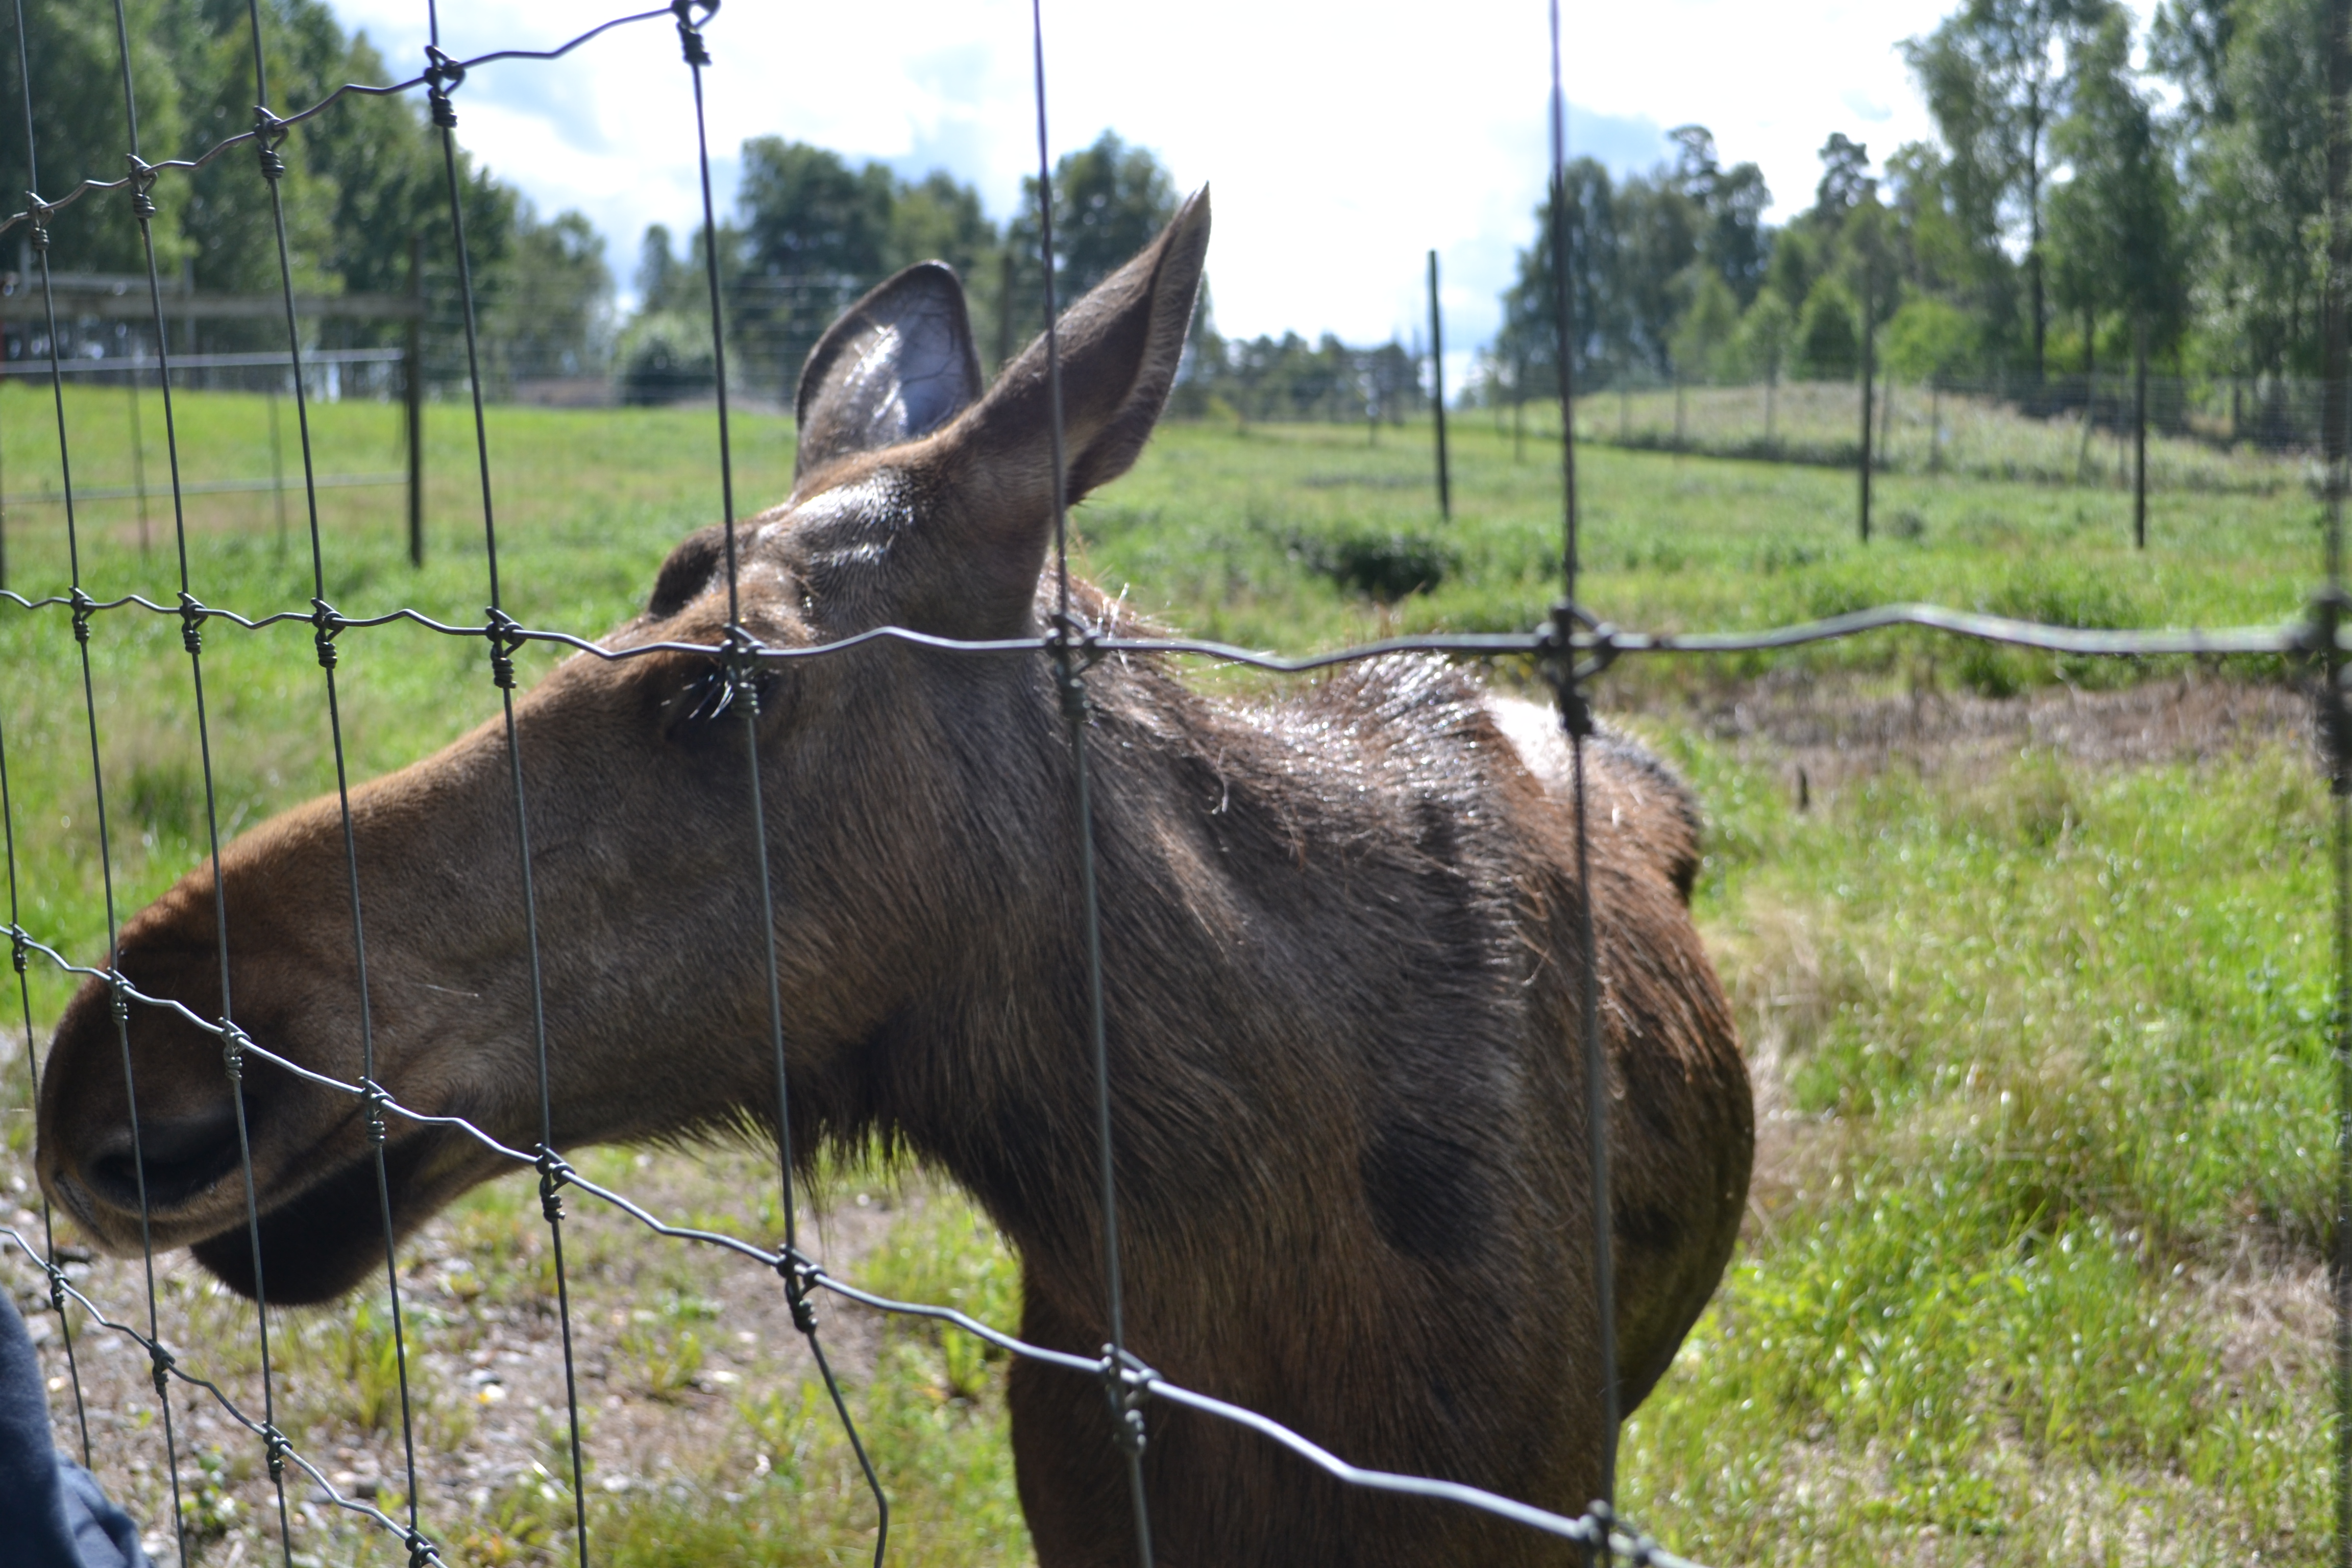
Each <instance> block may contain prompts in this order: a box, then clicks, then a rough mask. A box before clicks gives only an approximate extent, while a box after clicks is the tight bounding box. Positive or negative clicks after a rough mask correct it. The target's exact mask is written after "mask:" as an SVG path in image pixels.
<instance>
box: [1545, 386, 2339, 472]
mask: <svg viewBox="0 0 2352 1568" xmlns="http://www.w3.org/2000/svg"><path fill="white" fill-rule="evenodd" d="M2080 386H2081V382H2080V381H2079V380H2077V381H2076V382H2075V387H2076V388H2077V389H2078V390H2079V388H2080ZM1860 395H1861V388H1860V387H1859V386H1858V385H1856V384H1854V383H1853V382H1851V381H1843V382H1820V381H1801V382H1788V383H1784V384H1780V385H1778V386H1775V387H1771V388H1766V387H1764V386H1760V385H1758V386H1687V387H1684V388H1682V389H1681V390H1680V391H1675V390H1674V389H1672V388H1668V389H1665V390H1663V391H1648V392H1632V391H1626V392H1598V393H1593V394H1591V395H1588V396H1585V397H1582V398H1580V399H1579V400H1578V402H1577V432H1578V434H1579V436H1580V437H1581V438H1583V439H1585V440H1588V441H1598V442H1603V443H1613V444H1617V445H1622V446H1626V447H1639V448H1644V449H1650V450H1682V451H1692V452H1706V453H1711V454H1713V455H1715V456H1717V457H1725V456H1747V457H1762V456H1767V455H1777V456H1780V457H1784V458H1787V459H1789V460H1790V461H1793V462H1803V463H1826V464H1832V465H1842V466H1844V467H1847V468H1851V467H1852V466H1853V462H1854V458H1855V454H1857V453H1858V452H1860V451H1861V449H1862V429H1861V417H1862V408H1861V404H1860V402H1859V397H1860ZM2152 396H2154V397H2160V396H2161V391H2160V389H2159V390H2158V392H2157V393H2155V394H2152ZM2099 401H2100V417H2099V419H2098V420H2097V421H2096V422H2095V423H2094V424H2092V425H2091V426H2090V427H2088V428H2085V426H2084V419H2083V416H2082V412H2081V410H2080V409H2075V410H2073V411H2070V412H2066V413H2062V414H2058V415H2055V416H2051V417H2047V418H2042V417H2036V416H2032V415H2028V414H2024V413H2021V412H2020V411H2019V410H2018V409H2017V407H2016V406H2015V405H2012V404H2010V403H2007V402H2005V401H2003V400H2001V399H2000V398H1997V397H1990V396H1985V395H1979V394H1974V393H1965V392H1943V391H1938V390H1937V389H1936V388H1934V387H1932V386H1927V385H1922V384H1916V383H1898V384H1892V385H1890V384H1888V383H1887V381H1886V380H1885V378H1884V377H1883V376H1882V377H1881V378H1879V380H1878V382H1877V386H1876V391H1875V393H1874V398H1873V402H1874V410H1873V414H1872V419H1873V430H1872V437H1871V446H1872V448H1873V449H1874V451H1875V452H1876V453H1877V454H1878V461H1879V464H1880V466H1881V467H1883V468H1886V469H1888V470H1890V471H1893V472H1895V473H1904V474H1918V475H1944V474H1950V475H1955V476H1958V477H1961V478H1965V479H1979V480H1983V479H1993V480H2025V481H2029V482H2032V483H2037V484H2045V485H2049V484H2054V485H2067V486H2074V487H2090V488H2095V489H2127V488H2128V487H2129V486H2130V484H2131V478H2132V454H2131V445H2130V441H2131V435H2130V431H2129V429H2128V428H2126V427H2125V426H2123V425H2122V424H2121V423H2120V415H2121V411H2122V410H2124V409H2127V408H2128V405H2129V404H2128V395H2127V394H2126V392H2123V391H2121V390H2119V389H2118V385H2117V382H2116V378H2115V377H2113V376H2106V377H2103V379H2102V380H2101V382H2100V386H2099ZM2150 406H2151V408H2156V407H2157V406H2158V405H2157V404H2156V403H2154V402H2152V403H2151V405H2150ZM1530 413H1531V415H1532V416H1533V418H1534V421H1535V423H1536V424H1537V425H1538V426H1544V425H1549V427H1550V428H1552V429H1555V430H1556V429H1558V428H1559V417H1558V416H1557V415H1556V414H1551V413H1550V412H1549V411H1548V410H1544V411H1536V410H1530ZM2151 421H2152V423H2151V428H2150V430H2149V434H2148V443H2147V482H2148V487H2149V489H2151V490H2155V491H2158V492H2160V493H2161V492H2171V491H2181V490H2192V491H2193V490H2207V491H2222V492H2229V493H2236V494H2250V495H2263V494H2271V493H2274V492H2276V491H2279V490H2283V489H2293V488H2294V487H2295V486H2297V485H2300V484H2302V483H2303V482H2304V479H2305V472H2304V464H2305V459H2304V458H2301V457H2298V456H2291V455H2287V454H2283V453H2273V452H2264V451H2262V450H2260V449H2258V448H2256V447H2253V446H2252V445H2251V444H2242V445H2227V444H2222V443H2219V442H2215V441H2211V440H2207V439H2201V438H2194V437H2187V436H2173V435H2168V434H2166V433H2165V431H2164V430H2163V428H2162V426H2161V424H2160V416H2158V415H2152V416H2151Z"/></svg>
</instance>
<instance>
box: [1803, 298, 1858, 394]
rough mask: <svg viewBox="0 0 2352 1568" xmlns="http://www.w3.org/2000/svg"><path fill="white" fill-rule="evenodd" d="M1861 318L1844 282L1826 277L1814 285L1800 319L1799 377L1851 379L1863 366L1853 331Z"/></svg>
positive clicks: (1830, 379)
mask: <svg viewBox="0 0 2352 1568" xmlns="http://www.w3.org/2000/svg"><path fill="white" fill-rule="evenodd" d="M1859 317H1860V311H1859V310H1858V309H1857V307H1856V304H1855V301H1854V298H1853V295H1852V294H1850V293H1848V292H1847V291H1846V287H1845V285H1844V283H1843V282H1842V281H1840V280H1839V279H1836V278H1833V277H1825V278H1823V279H1822V280H1821V281H1820V282H1818V283H1816V284H1814V285H1813V288H1812V291H1811V293H1809V294H1807V295H1806V296H1805V308H1804V310H1802V311H1801V312H1800V313H1799V314H1798V317H1797V363H1796V371H1797V374H1799V375H1800V376H1802V377H1805V378H1806V379H1808V380H1812V381H1846V380H1850V379H1851V378H1852V377H1853V374H1854V371H1855V368H1856V367H1857V366H1858V365H1860V364H1861V363H1862V340H1861V338H1860V336H1859V335H1858V334H1857V333H1856V332H1855V331H1854V323H1855V321H1857V320H1858V319H1859Z"/></svg>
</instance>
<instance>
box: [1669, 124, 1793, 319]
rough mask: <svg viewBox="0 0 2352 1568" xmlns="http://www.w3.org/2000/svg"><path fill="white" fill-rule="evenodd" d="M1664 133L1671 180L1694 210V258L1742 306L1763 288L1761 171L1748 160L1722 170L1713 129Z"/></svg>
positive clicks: (1766, 249) (1765, 200)
mask: <svg viewBox="0 0 2352 1568" xmlns="http://www.w3.org/2000/svg"><path fill="white" fill-rule="evenodd" d="M1666 136H1667V139H1668V140H1669V141H1671V142H1674V143H1675V148H1676V153H1675V163H1674V182H1675V186H1676V188H1678V189H1679V190H1680V191H1681V192H1682V194H1683V195H1685V196H1686V197H1688V198H1689V199H1690V200H1691V201H1692V202H1693V203H1694V204H1696V206H1697V208H1698V210H1699V213H1700V218H1701V227H1700V230H1699V237H1698V249H1699V256H1700V258H1701V259H1702V260H1704V261H1705V262H1706V264H1707V266H1709V267H1710V268H1713V269H1714V271H1715V274H1716V276H1717V277H1718V278H1721V279H1723V281H1724V282H1725V283H1726V284H1727V285H1728V286H1729V287H1730V289H1731V291H1732V293H1733V294H1734V295H1736V296H1737V297H1738V301H1739V304H1740V306H1741V307H1742V308H1743V309H1744V308H1745V307H1746V306H1747V304H1748V301H1749V300H1753V299H1754V298H1756V290H1757V289H1759V288H1761V287H1763V284H1764V273H1765V268H1766V267H1767V265H1768V264H1769V261H1770V259H1771V251H1772V242H1771V238H1770V236H1769V234H1768V233H1767V231H1766V229H1765V226H1764V213H1765V210H1766V209H1767V208H1769V206H1771V205H1772V193H1771V191H1770V190H1769V188H1768V187H1767V186H1766V185H1765V184H1764V171H1763V170H1761V169H1759V168H1758V167H1757V166H1756V165H1755V164H1753V163H1735V164H1733V165H1732V166H1731V167H1730V168H1728V169H1727V168H1724V167H1723V166H1722V165H1721V164H1720V163H1717V160H1716V152H1715V136H1714V133H1713V132H1710V131H1708V130H1707V128H1706V126H1704V125H1684V126H1678V127H1676V128H1675V130H1673V131H1670V132H1667V133H1666Z"/></svg>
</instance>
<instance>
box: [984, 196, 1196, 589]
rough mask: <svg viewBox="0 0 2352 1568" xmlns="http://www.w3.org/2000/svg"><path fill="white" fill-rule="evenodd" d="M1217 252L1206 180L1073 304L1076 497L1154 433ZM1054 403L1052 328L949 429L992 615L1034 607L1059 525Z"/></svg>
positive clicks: (1071, 436) (1070, 426)
mask: <svg viewBox="0 0 2352 1568" xmlns="http://www.w3.org/2000/svg"><path fill="white" fill-rule="evenodd" d="M1208 252H1209V190H1208V187H1207V186H1206V185H1203V186H1202V187H1201V189H1200V190H1198V191H1196V192H1194V193H1193V194H1192V196H1191V197H1189V198H1188V199H1187V200H1186V201H1185V203H1184V205H1182V206H1181V207H1179V208H1178V209H1177V211H1176V216H1175V217H1173V218H1172V219H1171V220H1170V221H1169V224H1168V226H1167V227H1166V228H1164V229H1162V230H1160V237H1158V238H1157V239H1155V240H1153V241H1152V242H1151V243H1150V245H1149V246H1147V247H1144V249H1143V250H1142V252H1141V253H1140V254H1139V255H1138V256H1137V257H1136V258H1135V259H1134V260H1132V261H1129V263H1128V264H1127V265H1126V266H1124V267H1122V268H1119V269H1118V271H1116V272H1114V273H1112V274H1111V275H1110V276H1109V277H1108V278H1107V279H1104V280H1103V281H1102V282H1101V283H1100V284H1098V285H1097V286H1096V288H1095V289H1094V290H1093V291H1092V292H1091V293H1089V294H1087V297H1086V298H1085V299H1083V300H1079V301H1078V302H1077V303H1076V305H1073V306H1072V307H1070V309H1069V310H1068V311H1067V312H1066V313H1065V314H1064V315H1063V317H1062V320H1061V322H1060V327H1059V331H1058V332H1057V334H1056V336H1057V339H1058V343H1057V347H1058V349H1059V357H1060V360H1061V372H1062V431H1063V451H1064V455H1065V458H1064V469H1063V473H1064V485H1063V496H1064V500H1065V502H1066V503H1067V504H1075V503H1076V501H1078V500H1080V499H1081V498H1082V497H1084V496H1085V495H1086V494H1087V491H1089V490H1091V489H1095V488H1096V487H1097V486H1098V485H1103V484H1107V483H1108V482H1109V481H1110V480H1112V479H1117V478H1118V476H1119V475H1121V474H1123V473H1125V472H1127V470H1128V469H1129V468H1131V467H1132V466H1133V465H1134V463H1135V459H1136V458H1137V456H1138V455H1139V454H1140V453H1141V452H1142V450H1143V444H1144V442H1145V441H1146V440H1148V439H1150V435H1151V427H1152V426H1154V425H1155V424H1157V423H1158V422H1159V419H1160V409H1161V408H1162V407H1163V406H1165V405H1166V404H1167V402H1168V393H1169V389H1170V388H1171V386H1173V385H1174V384H1175V382H1176V367H1177V364H1178V362H1179V361H1181V359H1182V357H1183V353H1184V340H1185V337H1186V334H1187V333H1189V332H1190V331H1191V330H1192V304H1193V300H1194V299H1195V298H1196V297H1197V296H1198V295H1199V293H1200V289H1201V268H1202V263H1203V262H1204V261H1205V260H1206V259H1207V257H1208ZM1052 408H1053V403H1052V389H1051V384H1050V382H1049V380H1048V367H1047V360H1046V352H1045V339H1044V338H1042V337H1041V338H1039V339H1038V340H1037V341H1036V342H1034V343H1031V344H1030V345H1029V347H1028V349H1027V350H1026V351H1025V352H1024V353H1022V355H1021V357H1020V358H1019V359H1017V360H1015V361H1013V363H1012V364H1010V365H1008V366H1006V367H1005V369H1004V372H1003V374H1001V375H999V376H998V377H997V380H996V384H995V385H994V386H992V387H990V388H989V390H988V395H987V396H986V397H984V398H982V400H981V401H980V403H979V404H978V405H976V406H975V407H974V408H973V409H972V411H971V414H969V415H967V416H965V417H964V418H963V419H962V420H961V422H959V424H958V425H957V426H956V427H955V428H954V429H953V430H951V431H949V432H948V433H946V434H945V435H943V436H942V437H940V439H941V441H942V442H944V443H946V447H945V448H944V451H945V452H946V453H950V454H952V456H951V457H950V462H951V464H952V466H953V468H954V470H955V471H956V472H957V474H958V475H959V477H960V478H961V479H962V481H963V483H962V485H961V488H962V489H964V491H965V493H966V495H967V496H968V497H970V498H971V501H969V502H968V504H967V507H966V509H965V514H964V515H965V525H966V531H967V539H966V541H965V542H964V544H963V546H962V548H961V550H960V551H959V554H960V555H961V557H962V559H961V562H960V571H961V573H962V574H965V576H964V581H966V582H967V583H968V584H970V587H971V590H972V591H976V592H978V593H981V594H982V595H986V596H987V597H988V599H989V600H991V601H992V602H991V603H990V604H989V605H987V606H985V607H982V606H974V607H975V608H979V609H980V611H981V615H980V618H982V619H984V620H990V621H993V622H996V623H999V624H1000V625H1001V624H1007V623H1009V622H1011V621H1015V620H1018V619H1020V618H1021V617H1024V616H1026V615H1027V613H1028V605H1029V600H1030V596H1031V595H1032V593H1033V592H1034V588H1035V585H1036V581H1037V572H1038V568H1039V564H1040V563H1041V562H1042V561H1043V559H1044V553H1045V540H1046V537H1047V535H1048V533H1049V532H1050V531H1051V529H1052V525H1053V498H1054V477H1053V476H1054V435H1053V414H1052ZM982 496H985V497H986V500H985V502H984V503H983V502H981V501H980V500H979V498H980V497H982Z"/></svg>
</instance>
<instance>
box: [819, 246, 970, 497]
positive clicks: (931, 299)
mask: <svg viewBox="0 0 2352 1568" xmlns="http://www.w3.org/2000/svg"><path fill="white" fill-rule="evenodd" d="M980 387H981V379H980V355H979V353H977V352H976V351H975V350H974V349H973V347H972V341H971V315H970V313H969V312H967V311H966V310H965V309H964V302H963V285H962V284H961V283H960V282H958V281H957V280H956V275H955V269H954V268H950V267H949V266H948V265H947V263H945V262H943V261H919V262H917V263H916V264H915V265H914V266H912V267H909V268H907V269H906V270H905V271H904V272H901V273H898V275H897V276H896V277H893V278H888V279H884V280H883V281H882V282H880V283H877V284H876V285H875V286H874V288H873V289H872V291H871V292H869V293H868V294H867V295H866V297H865V298H864V299H862V300H858V301H857V303H856V304H855V305H852V306H851V307H850V308H849V310H847V311H846V312H845V314H844V315H843V316H842V318H841V320H839V321H835V322H834V324H833V325H832V326H831V327H829V328H827V329H826V331H825V334H824V337H822V338H819V339H818V340H817V344H816V347H814V348H813V349H811V350H810V351H809V357H808V363H807V364H805V365H803V367H802V369H801V386H800V395H799V397H798V398H797V399H795V401H794V404H793V414H794V416H795V417H796V418H797V420H798V422H799V426H800V446H799V451H798V453H797V455H796V458H795V460H794V462H793V481H794V482H795V484H797V483H798V481H799V480H800V479H802V478H803V477H804V476H805V475H807V474H809V473H811V472H813V471H814V470H815V469H817V468H823V467H824V465H826V464H827V463H830V462H832V461H833V460H834V459H835V458H844V457H847V456H848V455H850V454H851V453H853V452H870V451H873V450H875V449H877V448H878V447H890V446H896V445H897V444H898V442H901V441H911V440H913V439H914V438H915V437H919V436H928V435H929V434H930V433H931V432H932V431H934V430H936V429H938V428H939V427H940V426H942V425H944V424H946V423H947V422H948V421H949V420H950V419H952V418H954V417H955V416H957V415H959V414H961V413H962V412H963V411H964V409H965V408H966V407H967V406H969V405H970V404H971V401H972V399H974V398H975V397H978V396H979V395H980Z"/></svg>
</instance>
